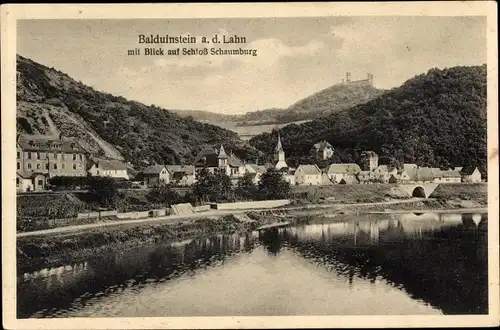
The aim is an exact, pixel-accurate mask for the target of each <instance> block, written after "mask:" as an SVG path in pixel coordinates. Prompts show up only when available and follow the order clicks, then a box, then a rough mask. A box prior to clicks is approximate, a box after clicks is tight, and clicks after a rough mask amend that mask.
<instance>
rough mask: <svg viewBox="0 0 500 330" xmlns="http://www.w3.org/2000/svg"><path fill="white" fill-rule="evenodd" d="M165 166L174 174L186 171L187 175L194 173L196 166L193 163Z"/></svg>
mask: <svg viewBox="0 0 500 330" xmlns="http://www.w3.org/2000/svg"><path fill="white" fill-rule="evenodd" d="M165 168H166V169H167V170H168V171H169V172H170V173H172V174H175V173H185V174H187V175H190V174H194V166H192V165H165Z"/></svg>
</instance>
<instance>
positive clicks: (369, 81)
mask: <svg viewBox="0 0 500 330" xmlns="http://www.w3.org/2000/svg"><path fill="white" fill-rule="evenodd" d="M368 84H369V85H370V86H373V75H372V74H371V73H368Z"/></svg>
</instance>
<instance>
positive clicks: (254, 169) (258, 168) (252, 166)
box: [246, 164, 267, 174]
mask: <svg viewBox="0 0 500 330" xmlns="http://www.w3.org/2000/svg"><path fill="white" fill-rule="evenodd" d="M246 167H247V168H250V169H251V170H250V173H261V174H262V173H265V172H266V170H267V169H266V167H265V166H263V165H257V164H246Z"/></svg>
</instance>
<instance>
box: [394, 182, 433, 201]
mask: <svg viewBox="0 0 500 330" xmlns="http://www.w3.org/2000/svg"><path fill="white" fill-rule="evenodd" d="M438 186H439V183H412V184H400V185H399V187H400V188H401V190H403V191H404V192H406V193H407V194H408V195H410V196H412V197H423V198H429V196H430V195H431V194H432V193H433V192H434V190H436V188H437V187H438Z"/></svg>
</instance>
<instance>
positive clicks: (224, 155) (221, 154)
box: [218, 144, 227, 158]
mask: <svg viewBox="0 0 500 330" xmlns="http://www.w3.org/2000/svg"><path fill="white" fill-rule="evenodd" d="M218 158H227V154H226V151H225V150H224V146H223V145H222V144H221V145H220V150H219V156H218Z"/></svg>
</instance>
